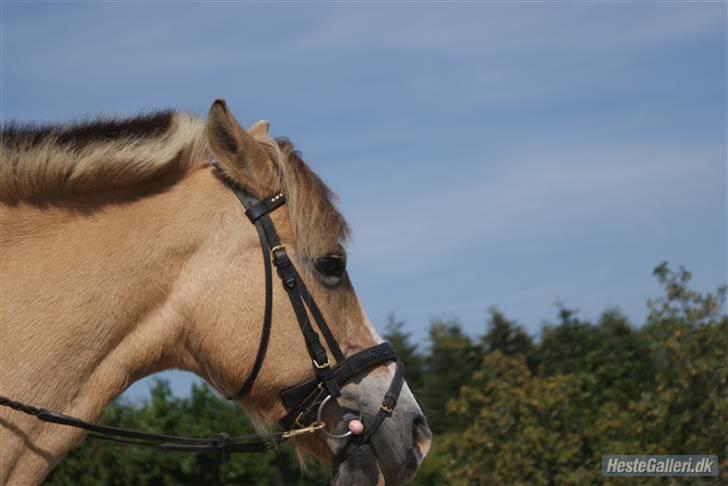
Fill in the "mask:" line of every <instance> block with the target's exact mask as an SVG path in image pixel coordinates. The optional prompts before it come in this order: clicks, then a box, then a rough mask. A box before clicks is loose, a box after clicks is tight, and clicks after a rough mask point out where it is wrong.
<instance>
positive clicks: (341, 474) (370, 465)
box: [331, 445, 385, 486]
mask: <svg viewBox="0 0 728 486" xmlns="http://www.w3.org/2000/svg"><path fill="white" fill-rule="evenodd" d="M384 483H385V481H384V475H383V474H382V471H381V470H380V469H379V464H378V463H377V456H376V455H375V454H374V451H373V450H372V448H371V447H370V446H369V445H365V446H361V447H358V448H357V449H356V451H355V452H353V453H352V454H351V455H350V456H349V457H348V458H347V459H346V461H344V462H342V463H339V464H335V465H334V478H333V481H332V482H331V484H332V486H344V485H346V486H349V485H352V484H356V485H357V486H359V485H363V486H374V485H377V486H379V485H381V486H384Z"/></svg>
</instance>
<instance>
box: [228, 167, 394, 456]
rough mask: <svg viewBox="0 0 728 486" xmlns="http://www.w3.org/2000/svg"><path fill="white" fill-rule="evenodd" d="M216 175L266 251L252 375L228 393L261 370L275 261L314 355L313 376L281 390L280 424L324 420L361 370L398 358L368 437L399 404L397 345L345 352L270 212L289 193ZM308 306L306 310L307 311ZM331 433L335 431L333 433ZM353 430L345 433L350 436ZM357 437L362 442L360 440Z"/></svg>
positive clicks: (247, 386)
mask: <svg viewBox="0 0 728 486" xmlns="http://www.w3.org/2000/svg"><path fill="white" fill-rule="evenodd" d="M217 174H218V176H220V177H221V178H222V180H223V181H224V182H225V183H226V184H227V185H228V187H230V189H231V190H232V191H233V193H234V194H235V196H237V198H238V200H240V202H241V204H242V205H243V207H244V208H245V215H246V216H247V217H248V219H249V220H250V222H251V223H253V224H254V225H255V229H256V230H257V232H258V238H259V239H260V246H261V250H262V253H263V268H264V269H265V310H264V314H263V326H262V332H261V338H260V344H259V345H258V352H257V354H256V357H255V362H254V364H253V368H252V370H251V371H250V374H249V375H248V377H247V378H246V379H245V381H244V382H243V385H242V386H241V387H240V389H239V390H238V391H237V392H236V393H234V394H233V395H231V396H229V397H228V399H230V400H240V399H242V398H243V397H245V396H246V395H247V394H248V393H249V392H250V390H251V389H252V388H253V385H254V383H255V379H256V377H257V376H258V373H259V372H260V369H261V368H262V366H263V362H264V360H265V355H266V352H267V350H268V342H269V338H270V333H271V321H272V307H273V304H272V301H273V282H272V280H273V277H272V273H273V272H272V268H271V262H272V265H275V267H276V271H277V273H278V277H279V278H280V280H281V283H282V284H283V288H284V289H285V291H286V294H287V295H288V298H289V300H290V302H291V307H293V311H294V313H295V315H296V320H297V321H298V326H299V328H300V329H301V334H302V335H303V338H304V341H305V342H306V349H307V351H308V354H309V356H310V357H311V364H312V368H313V370H314V373H315V378H312V379H310V380H308V381H306V382H304V383H301V384H298V385H295V386H293V387H291V388H288V389H286V390H283V391H282V392H281V395H280V396H281V401H282V402H283V406H284V407H285V409H286V411H287V414H286V416H285V417H283V418H282V419H281V420H280V424H281V426H283V427H284V428H285V429H294V430H295V429H297V428H306V427H311V426H312V425H314V426H315V425H316V424H318V423H320V417H321V411H322V409H323V407H325V406H326V404H327V403H329V402H330V401H336V399H337V398H338V397H340V396H341V388H342V387H343V386H344V385H346V384H347V383H349V382H351V381H352V380H353V379H354V378H356V377H357V376H359V375H360V374H361V373H363V372H366V371H368V370H370V369H372V368H374V367H376V366H379V365H383V364H385V363H388V362H392V361H394V362H396V363H397V366H396V371H395V374H394V378H393V379H392V382H391V384H390V385H389V389H388V390H387V392H386V393H385V395H384V400H383V401H382V403H381V405H380V407H379V410H378V412H377V414H376V415H375V416H374V417H373V418H372V419H371V420H367V419H366V418H365V420H364V422H365V423H364V425H365V431H366V433H365V434H364V436H366V440H367V441H368V439H369V438H371V437H372V435H373V434H374V433H375V432H376V430H377V429H378V428H379V426H380V425H381V424H382V422H383V421H384V419H385V418H386V417H388V416H390V415H391V414H392V412H393V410H394V408H395V407H396V406H397V399H398V398H399V394H400V392H401V390H402V385H403V383H404V366H403V365H402V362H401V361H397V357H396V355H395V354H394V350H393V349H392V346H390V345H389V343H381V344H378V345H376V346H373V347H371V348H368V349H365V350H364V351H361V352H358V353H356V354H353V355H351V356H349V357H345V356H344V353H343V352H342V351H341V348H340V347H339V344H338V343H337V342H336V339H335V338H334V336H333V334H332V333H331V329H330V328H329V326H328V324H327V323H326V319H324V316H323V314H322V313H321V310H320V309H319V308H318V306H317V305H316V301H315V300H314V299H313V297H312V296H311V294H310V293H309V291H308V288H306V284H305V283H304V282H303V279H302V278H301V276H300V275H299V273H298V272H297V271H296V267H295V266H294V265H293V262H292V261H291V259H290V258H289V256H288V254H287V252H286V247H285V246H284V245H283V244H281V242H280V240H279V239H278V234H277V233H276V230H275V226H274V225H273V221H272V220H271V218H270V213H272V212H273V211H275V210H276V209H278V208H280V207H281V206H283V205H284V204H285V202H286V198H285V196H284V195H283V194H280V193H279V194H275V195H273V196H269V197H266V198H264V199H262V200H258V199H257V198H255V197H254V196H253V195H251V194H250V193H248V192H247V191H245V190H244V189H242V188H241V187H239V186H238V185H236V184H235V183H233V182H232V181H230V180H229V179H228V178H227V177H225V176H224V175H222V173H221V172H220V171H219V170H218V171H217ZM307 311H308V312H307ZM309 313H310V314H311V316H312V317H313V319H314V321H315V322H316V326H317V327H318V329H319V331H320V332H321V334H322V335H323V338H324V340H325V341H326V345H327V346H328V348H329V350H330V352H331V355H332V356H333V358H334V360H335V363H334V364H332V362H331V360H330V359H329V356H328V354H327V352H326V349H325V348H324V347H323V345H322V344H321V340H320V339H319V335H318V333H317V332H316V331H315V330H314V328H313V326H312V325H311V321H310V319H309V317H308V314H309ZM329 435H330V436H332V435H331V434H329ZM348 435H349V434H344V436H348ZM357 442H360V443H363V442H365V441H363V440H362V439H359V438H358V439H357Z"/></svg>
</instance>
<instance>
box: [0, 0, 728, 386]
mask: <svg viewBox="0 0 728 486" xmlns="http://www.w3.org/2000/svg"><path fill="white" fill-rule="evenodd" d="M726 24H727V18H726V5H725V3H724V2H712V3H710V2H703V3H696V2H693V3H676V2H661V3H646V2H642V3H634V4H627V3H622V2H619V3H616V2H615V3H580V4H570V3H557V2H552V3H524V4H513V3H481V4H474V3H461V4H447V3H444V2H442V3H370V4H365V3H343V2H342V3H306V4H294V3H276V4H265V5H264V4H257V3H256V4H253V3H211V4H205V5H201V4H194V3H174V2H169V3H161V2H157V3H146V4H145V3H137V2H135V3H132V2H116V3H105V4H101V3H80V2H76V3H60V2H55V3H53V4H44V3H29V2H3V4H2V34H1V35H2V62H1V63H0V66H1V68H2V73H1V74H0V75H1V78H2V93H1V96H0V98H1V102H2V106H0V115H1V118H2V120H3V121H6V120H9V119H19V120H36V121H38V120H50V121H64V120H70V119H75V118H83V117H87V116H94V115H98V114H134V113H138V112H140V111H142V110H146V111H149V110H153V109H158V108H166V107H175V108H180V109H184V110H189V111H192V112H196V113H200V114H204V113H206V112H207V109H208V108H209V105H210V103H211V102H212V100H213V99H215V98H217V97H223V98H225V99H226V100H227V101H228V104H229V105H230V106H231V109H232V110H233V112H234V113H235V114H236V116H237V117H238V119H240V120H242V121H244V122H245V123H247V124H250V123H252V122H255V121H257V120H259V119H268V120H270V121H271V125H272V132H273V134H274V135H276V136H280V135H285V136H288V137H290V138H291V139H292V140H293V141H294V142H295V143H296V145H297V146H298V147H299V148H300V149H301V150H302V151H303V153H304V158H305V159H306V160H307V162H309V164H310V165H311V166H312V167H313V168H314V170H316V171H317V172H318V173H319V174H320V175H321V176H322V178H323V179H324V180H325V181H326V182H327V183H329V185H330V186H331V187H332V188H333V189H334V190H335V191H336V192H337V193H338V195H339V196H340V199H341V204H340V206H341V208H342V210H343V212H344V214H345V215H346V216H347V218H348V219H349V221H350V223H351V225H352V227H353V231H354V233H353V237H354V239H353V243H352V246H351V249H350V259H349V260H350V271H351V274H352V278H353V280H354V283H355V286H356V287H357V290H358V292H359V296H360V298H361V299H362V301H363V302H364V305H365V308H366V309H367V312H368V314H369V316H370V318H371V319H372V321H374V322H375V324H377V325H378V326H379V327H380V329H381V328H382V326H383V324H384V323H385V322H386V316H387V314H388V313H389V312H392V311H394V312H396V314H397V316H398V317H399V318H401V319H403V320H404V321H405V322H406V323H407V326H408V328H409V329H410V330H411V331H412V332H413V333H414V335H415V337H416V338H418V339H424V338H425V336H426V330H427V327H428V324H429V322H430V320H431V319H433V318H450V317H457V318H459V320H460V322H461V323H462V325H463V327H464V328H465V329H466V330H467V331H468V332H470V333H472V334H477V333H480V332H481V331H482V330H483V329H484V322H485V318H486V309H487V308H488V307H489V306H496V307H498V308H499V309H501V310H502V311H504V312H505V313H506V315H507V316H509V317H511V318H514V319H516V320H517V321H518V322H519V323H521V324H523V325H524V326H525V327H526V328H527V329H528V330H529V331H531V332H533V333H537V332H538V330H539V328H540V325H541V323H542V321H543V320H544V319H551V318H553V317H554V316H555V314H556V308H555V306H554V303H555V302H557V301H561V302H563V303H565V304H566V305H567V306H568V307H570V308H576V309H578V310H579V311H580V314H581V315H582V316H583V317H585V318H596V317H597V316H598V315H599V313H600V312H601V311H602V310H604V309H605V308H607V307H611V306H619V307H620V308H621V309H622V310H623V311H624V312H625V313H626V314H627V315H628V316H629V317H630V318H631V319H632V320H633V321H634V322H635V323H639V322H640V321H642V320H643V319H644V317H645V315H646V307H645V301H646V299H647V298H648V297H650V296H656V295H658V294H659V289H658V286H657V285H656V283H655V281H654V279H653V278H652V276H651V271H652V269H653V267H654V266H655V265H657V264H658V263H660V262H661V261H663V260H667V261H669V262H670V263H671V264H672V265H673V266H677V265H685V266H686V267H687V268H689V269H690V270H691V271H693V273H694V274H695V285H696V286H697V287H698V288H700V289H704V290H708V289H713V288H715V287H716V286H718V285H719V284H721V283H724V282H726V280H728V277H727V272H728V258H727V256H726V248H728V241H727V231H728V230H727V224H728V223H727V219H728V202H727V199H726V185H727V174H726V107H727V102H728V100H727V97H726V86H727V85H728V83H727V79H726V57H727V52H726ZM261 305H262V304H261ZM168 376H171V377H172V380H173V384H174V388H175V390H177V391H178V392H184V390H186V389H187V387H188V383H189V379H188V378H187V377H185V376H181V375H180V374H172V375H168ZM147 387H148V385H147V384H146V383H142V384H139V385H136V386H135V387H133V388H132V389H131V390H130V392H129V393H128V396H131V397H140V396H144V395H145V393H146V389H147Z"/></svg>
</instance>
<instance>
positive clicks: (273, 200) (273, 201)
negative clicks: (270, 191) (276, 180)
mask: <svg viewBox="0 0 728 486" xmlns="http://www.w3.org/2000/svg"><path fill="white" fill-rule="evenodd" d="M285 202H286V197H285V196H284V195H283V194H281V193H279V194H276V195H274V196H270V197H267V198H265V199H263V200H262V201H260V202H259V203H258V204H256V205H255V206H251V207H249V208H248V209H246V210H245V215H246V216H247V217H248V219H249V220H250V222H251V223H255V222H256V221H257V220H258V219H260V218H261V217H262V216H265V215H266V214H268V213H270V212H272V211H274V210H275V209H278V208H279V207H281V206H283V204H285Z"/></svg>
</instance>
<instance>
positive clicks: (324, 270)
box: [315, 255, 346, 277]
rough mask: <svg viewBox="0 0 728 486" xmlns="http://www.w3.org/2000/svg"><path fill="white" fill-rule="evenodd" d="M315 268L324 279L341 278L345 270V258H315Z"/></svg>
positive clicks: (331, 256)
mask: <svg viewBox="0 0 728 486" xmlns="http://www.w3.org/2000/svg"><path fill="white" fill-rule="evenodd" d="M315 266H316V270H318V271H319V272H321V274H322V275H324V276H326V277H341V276H342V275H343V274H344V270H346V258H345V257H344V256H343V255H328V256H325V257H321V258H317V259H316V263H315Z"/></svg>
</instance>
